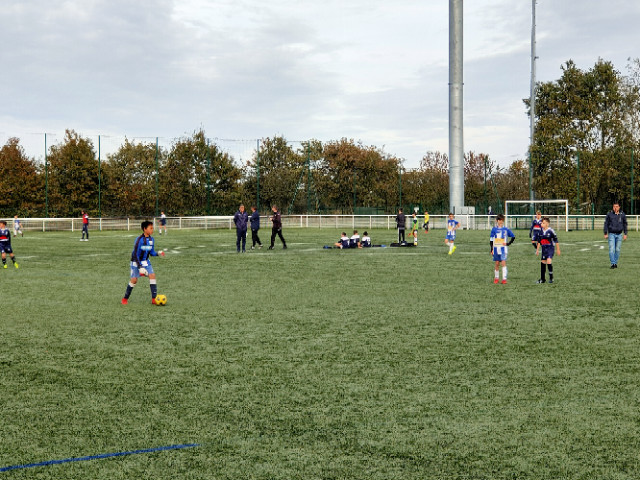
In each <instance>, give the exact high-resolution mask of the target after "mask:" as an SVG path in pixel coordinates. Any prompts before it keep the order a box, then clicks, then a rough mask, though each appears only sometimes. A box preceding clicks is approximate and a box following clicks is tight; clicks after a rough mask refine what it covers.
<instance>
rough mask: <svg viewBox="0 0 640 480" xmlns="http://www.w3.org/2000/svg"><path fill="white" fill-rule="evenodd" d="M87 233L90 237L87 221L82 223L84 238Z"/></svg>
mask: <svg viewBox="0 0 640 480" xmlns="http://www.w3.org/2000/svg"><path fill="white" fill-rule="evenodd" d="M85 234H86V235H87V238H89V225H88V224H86V223H83V224H82V238H84V235H85Z"/></svg>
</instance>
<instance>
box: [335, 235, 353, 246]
mask: <svg viewBox="0 0 640 480" xmlns="http://www.w3.org/2000/svg"><path fill="white" fill-rule="evenodd" d="M349 240H350V239H349V237H347V232H342V236H341V237H340V240H338V241H337V242H336V243H334V244H333V245H334V246H336V247H338V248H349Z"/></svg>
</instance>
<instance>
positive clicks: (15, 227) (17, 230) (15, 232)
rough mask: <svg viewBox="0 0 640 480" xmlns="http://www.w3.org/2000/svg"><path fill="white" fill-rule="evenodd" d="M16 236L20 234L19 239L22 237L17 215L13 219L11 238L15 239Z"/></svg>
mask: <svg viewBox="0 0 640 480" xmlns="http://www.w3.org/2000/svg"><path fill="white" fill-rule="evenodd" d="M18 234H20V236H21V237H24V234H23V233H22V225H21V224H20V219H19V218H18V215H16V216H14V217H13V236H14V237H17V236H18Z"/></svg>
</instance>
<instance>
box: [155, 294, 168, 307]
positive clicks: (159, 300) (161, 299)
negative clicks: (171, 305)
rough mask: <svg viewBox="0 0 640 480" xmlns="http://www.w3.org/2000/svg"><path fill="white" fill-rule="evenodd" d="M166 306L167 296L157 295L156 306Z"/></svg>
mask: <svg viewBox="0 0 640 480" xmlns="http://www.w3.org/2000/svg"><path fill="white" fill-rule="evenodd" d="M166 304H167V296H166V295H158V296H156V305H166Z"/></svg>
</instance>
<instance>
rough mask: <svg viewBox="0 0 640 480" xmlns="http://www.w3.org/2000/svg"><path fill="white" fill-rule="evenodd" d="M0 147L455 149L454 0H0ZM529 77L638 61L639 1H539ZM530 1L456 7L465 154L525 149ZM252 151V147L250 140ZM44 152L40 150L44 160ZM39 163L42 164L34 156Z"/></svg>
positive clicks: (415, 155) (413, 155)
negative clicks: (186, 140)
mask: <svg viewBox="0 0 640 480" xmlns="http://www.w3.org/2000/svg"><path fill="white" fill-rule="evenodd" d="M0 6H1V7H2V12H3V15H2V17H0V44H2V45H3V48H2V49H0V62H2V65H3V76H2V77H1V78H0V95H1V97H0V102H1V104H2V105H3V113H2V117H0V132H4V133H0V141H1V140H2V139H3V136H4V137H6V136H8V135H17V136H21V137H23V138H25V139H27V138H30V135H31V133H33V132H45V131H47V132H53V131H55V132H58V134H59V136H60V138H61V137H62V134H63V132H64V129H65V128H74V129H76V130H77V131H79V132H91V133H92V134H94V133H104V134H107V133H108V134H114V135H115V134H120V135H128V136H129V138H131V137H135V136H161V137H172V136H180V135H182V134H185V133H190V132H192V131H193V130H194V129H196V128H199V127H200V126H203V127H205V129H206V132H207V134H208V135H210V136H212V137H224V138H245V139H252V138H259V137H265V136H272V135H274V134H282V135H284V136H285V137H287V138H289V139H306V138H318V139H321V140H336V139H339V138H341V137H347V138H355V139H358V140H362V141H363V142H364V143H365V144H367V145H377V146H379V147H382V146H383V145H384V148H385V151H387V152H388V153H390V154H395V155H397V156H399V157H402V158H405V159H406V160H407V161H406V163H405V165H407V166H416V165H417V164H418V162H419V159H420V157H421V156H422V155H423V154H424V153H425V152H426V151H428V150H435V149H438V150H441V151H445V152H446V151H447V149H448V126H447V121H448V69H447V63H448V4H447V2H424V1H418V0H398V1H396V2H383V1H381V0H369V1H364V0H352V1H350V2H344V1H339V0H326V1H323V2H311V1H309V0H303V1H298V2H294V1H292V0H273V1H270V2H256V1H255V0H233V1H232V0H217V1H215V2H213V1H208V0H181V1H180V2H178V1H177V0H175V1H171V0H145V1H139V2H127V1H124V0H115V1H107V0H87V1H83V2H80V1H79V0H67V1H65V2H48V1H43V0H33V1H29V2H13V1H10V0H0ZM537 10H538V55H539V56H540V60H539V63H538V78H539V79H540V80H554V79H556V78H558V77H559V75H560V65H561V64H562V63H563V62H565V61H566V60H568V59H570V58H572V59H574V60H575V61H576V62H577V64H578V66H579V67H580V68H590V67H591V66H592V65H593V64H594V63H595V61H596V60H597V59H598V57H602V58H605V59H608V60H612V61H613V62H614V64H615V65H616V67H617V68H618V69H619V70H621V71H623V70H624V66H625V64H626V58H627V57H629V56H632V57H633V56H638V54H637V53H636V52H635V51H634V49H635V48H636V45H638V43H639V42H638V36H639V35H640V34H638V33H637V29H636V28H635V25H634V21H635V19H637V18H638V14H639V13H640V4H635V3H631V2H628V1H623V0H613V1H610V2H606V3H605V2H601V1H599V0H587V1H578V0H566V1H563V2H550V1H548V0H539V1H538V7H537ZM530 15H531V4H530V2H513V1H510V0H482V1H477V2H466V3H465V39H464V45H465V67H464V73H465V80H464V81H465V86H464V92H465V120H464V121H465V149H467V150H475V151H482V152H485V153H488V154H489V155H491V156H492V157H493V158H494V159H495V160H497V161H498V162H500V163H502V164H504V163H507V162H510V161H512V160H513V159H514V158H515V157H518V156H520V157H524V156H525V154H526V150H527V146H528V143H529V138H528V137H529V132H528V119H527V117H526V114H525V108H524V105H523V104H522V98H525V97H527V96H528V92H529V73H530V72H529V69H530V58H529V49H530V44H529V42H530V36H531V17H530ZM247 142H248V143H249V144H251V142H250V141H249V140H247ZM40 149H41V147H40V146H38V147H37V149H36V150H38V151H40ZM34 155H39V153H34Z"/></svg>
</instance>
